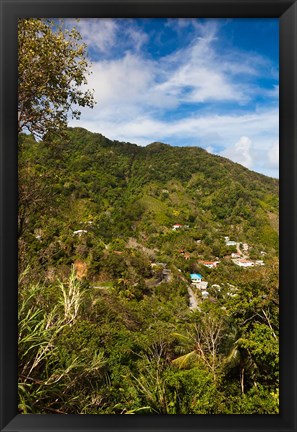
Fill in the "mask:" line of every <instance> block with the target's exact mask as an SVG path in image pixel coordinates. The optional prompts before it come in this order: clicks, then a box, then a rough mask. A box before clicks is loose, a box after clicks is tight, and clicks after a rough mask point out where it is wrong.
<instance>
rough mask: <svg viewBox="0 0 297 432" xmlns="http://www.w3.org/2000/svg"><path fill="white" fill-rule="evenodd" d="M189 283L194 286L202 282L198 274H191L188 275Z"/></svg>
mask: <svg viewBox="0 0 297 432" xmlns="http://www.w3.org/2000/svg"><path fill="white" fill-rule="evenodd" d="M190 278H191V282H192V283H194V284H197V283H200V282H201V281H202V276H201V274H198V273H191V274H190Z"/></svg>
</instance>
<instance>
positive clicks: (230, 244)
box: [226, 240, 236, 246]
mask: <svg viewBox="0 0 297 432" xmlns="http://www.w3.org/2000/svg"><path fill="white" fill-rule="evenodd" d="M226 246H236V241H233V240H228V241H226Z"/></svg>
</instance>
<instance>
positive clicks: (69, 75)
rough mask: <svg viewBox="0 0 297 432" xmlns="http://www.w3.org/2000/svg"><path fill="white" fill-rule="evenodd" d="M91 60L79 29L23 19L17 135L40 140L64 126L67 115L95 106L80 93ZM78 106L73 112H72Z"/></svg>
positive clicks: (75, 115)
mask: <svg viewBox="0 0 297 432" xmlns="http://www.w3.org/2000/svg"><path fill="white" fill-rule="evenodd" d="M88 68H89V62H88V60H87V58H86V45H85V44H84V43H82V41H81V36H80V34H79V33H78V31H77V30H76V29H72V30H67V29H65V28H63V26H62V24H61V23H60V22H58V23H57V21H51V20H43V19H36V18H30V19H20V20H19V25H18V131H19V132H21V131H22V130H26V129H27V130H29V131H30V132H31V133H32V134H33V135H35V136H37V137H42V136H43V135H44V134H45V133H47V132H50V131H57V130H61V129H62V128H63V127H65V126H66V123H67V115H68V113H69V112H71V114H72V117H73V118H79V116H80V112H79V110H78V109H77V107H79V106H89V107H91V108H92V107H93V106H94V103H95V102H94V98H93V94H92V92H91V91H89V90H85V91H84V90H82V89H81V86H82V84H86V83H87V81H86V77H85V76H86V75H87V74H89V71H88ZM73 106H75V108H72V107H73Z"/></svg>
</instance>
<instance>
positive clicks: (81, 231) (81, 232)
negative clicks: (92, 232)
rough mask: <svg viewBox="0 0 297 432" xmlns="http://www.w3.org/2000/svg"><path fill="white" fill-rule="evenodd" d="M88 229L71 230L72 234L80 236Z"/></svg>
mask: <svg viewBox="0 0 297 432" xmlns="http://www.w3.org/2000/svg"><path fill="white" fill-rule="evenodd" d="M87 232H88V231H86V230H76V231H73V235H78V236H81V235H82V234H86V233H87Z"/></svg>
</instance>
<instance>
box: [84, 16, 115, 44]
mask: <svg viewBox="0 0 297 432" xmlns="http://www.w3.org/2000/svg"><path fill="white" fill-rule="evenodd" d="M76 27H77V29H78V31H79V32H80V34H81V35H82V37H83V40H84V42H85V43H86V44H87V45H88V46H91V47H92V48H97V50H98V51H99V52H108V50H109V49H110V48H111V47H112V46H113V45H114V44H115V42H116V39H117V33H118V30H119V28H118V24H117V22H116V21H115V20H113V19H111V18H83V19H80V20H79V21H78V23H76Z"/></svg>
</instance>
